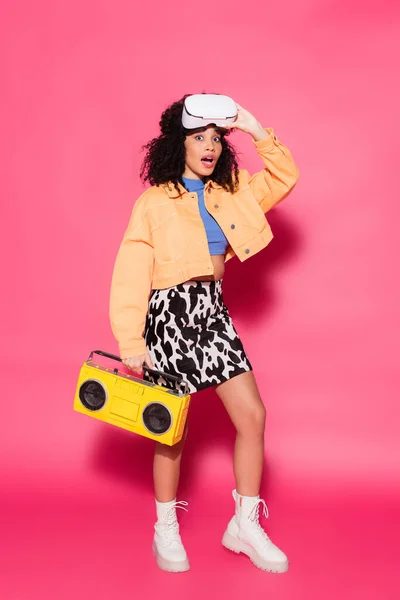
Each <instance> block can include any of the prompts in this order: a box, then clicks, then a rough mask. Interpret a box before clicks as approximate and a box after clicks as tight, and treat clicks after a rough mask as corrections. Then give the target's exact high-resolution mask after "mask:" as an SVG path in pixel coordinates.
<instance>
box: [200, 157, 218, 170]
mask: <svg viewBox="0 0 400 600" xmlns="http://www.w3.org/2000/svg"><path fill="white" fill-rule="evenodd" d="M201 162H202V164H203V165H204V166H205V167H207V168H210V167H213V166H214V165H215V158H202V159H201Z"/></svg>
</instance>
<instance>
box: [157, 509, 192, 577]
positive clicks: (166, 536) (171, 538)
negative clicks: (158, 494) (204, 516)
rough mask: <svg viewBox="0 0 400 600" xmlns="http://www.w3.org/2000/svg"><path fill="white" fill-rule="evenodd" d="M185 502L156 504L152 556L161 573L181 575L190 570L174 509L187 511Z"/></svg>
mask: <svg viewBox="0 0 400 600" xmlns="http://www.w3.org/2000/svg"><path fill="white" fill-rule="evenodd" d="M187 505H188V503H187V502H182V501H181V502H176V500H171V502H158V501H157V500H156V508H157V523H156V524H155V525H154V529H155V533H154V540H153V554H154V556H155V557H156V561H157V565H158V566H159V567H160V569H162V570H163V571H170V572H173V573H181V572H183V571H188V570H189V569H190V565H189V560H188V557H187V554H186V551H185V548H184V547H183V544H182V540H181V536H180V535H179V523H178V519H177V517H176V509H177V508H182V509H183V510H187V509H186V508H185V506H187Z"/></svg>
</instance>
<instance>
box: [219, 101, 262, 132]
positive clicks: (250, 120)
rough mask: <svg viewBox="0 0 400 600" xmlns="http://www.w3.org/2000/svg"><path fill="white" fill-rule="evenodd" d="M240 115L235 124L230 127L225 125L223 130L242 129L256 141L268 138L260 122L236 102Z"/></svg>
mask: <svg viewBox="0 0 400 600" xmlns="http://www.w3.org/2000/svg"><path fill="white" fill-rule="evenodd" d="M235 104H236V106H237V109H238V114H237V116H236V119H235V120H234V121H233V123H230V124H229V125H224V126H223V129H240V130H241V131H244V132H245V133H250V135H252V136H253V137H254V138H255V139H260V138H264V137H266V135H267V134H266V133H265V131H264V129H263V127H262V125H261V123H259V121H257V119H256V118H255V117H254V116H253V115H252V114H251V113H250V112H249V111H248V110H246V109H245V108H243V106H240V104H238V103H237V102H235Z"/></svg>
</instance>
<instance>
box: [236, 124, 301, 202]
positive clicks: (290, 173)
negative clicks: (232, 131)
mask: <svg viewBox="0 0 400 600" xmlns="http://www.w3.org/2000/svg"><path fill="white" fill-rule="evenodd" d="M264 130H265V131H266V132H267V133H269V134H270V135H269V136H268V137H267V138H266V139H264V140H259V141H258V142H255V141H254V140H253V143H254V145H255V146H256V149H257V152H258V154H259V156H260V158H261V159H262V161H263V162H264V164H265V168H264V169H263V170H262V171H260V172H258V173H255V174H254V175H252V176H250V173H249V172H248V171H245V181H246V182H247V183H248V185H249V186H250V188H251V191H252V192H253V195H254V196H255V198H256V200H257V202H258V204H259V205H260V206H261V208H262V209H263V211H264V213H266V212H268V211H269V210H270V209H271V208H272V207H273V206H275V204H278V202H281V200H283V199H284V198H286V196H287V195H288V193H289V192H290V191H291V190H292V189H293V188H294V186H295V185H296V183H297V181H298V179H299V169H298V167H297V166H296V164H295V162H294V160H293V157H292V155H291V153H290V151H289V150H288V148H286V146H284V145H283V144H282V142H280V141H279V140H278V138H277V137H276V135H275V134H274V130H273V129H272V127H266V128H264Z"/></svg>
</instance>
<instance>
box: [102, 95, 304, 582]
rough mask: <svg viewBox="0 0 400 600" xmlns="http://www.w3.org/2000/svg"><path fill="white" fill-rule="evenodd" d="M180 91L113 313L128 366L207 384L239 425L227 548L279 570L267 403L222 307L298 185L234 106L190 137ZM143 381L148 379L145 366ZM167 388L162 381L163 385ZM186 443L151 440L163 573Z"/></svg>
mask: <svg viewBox="0 0 400 600" xmlns="http://www.w3.org/2000/svg"><path fill="white" fill-rule="evenodd" d="M186 97H187V96H184V97H183V98H182V99H181V100H179V101H178V102H175V103H173V104H172V105H171V106H170V107H168V108H167V109H166V110H165V111H164V113H163V114H162V116H161V121H160V128H161V135H160V136H159V137H157V138H155V139H153V140H151V141H150V142H149V143H148V144H147V145H146V146H145V148H146V149H147V154H146V157H145V160H144V163H143V166H142V170H141V177H142V179H143V180H144V181H148V182H149V183H150V184H151V187H150V188H148V189H147V190H146V191H145V192H144V193H143V194H142V195H141V196H140V198H139V199H138V200H137V201H136V203H135V206H134V209H133V212H132V216H131V219H130V222H129V225H128V228H127V230H126V232H125V235H124V238H123V241H122V244H121V246H120V249H119V252H118V256H117V259H116V263H115V267H114V273H113V279H112V286H111V298H110V318H111V325H112V329H113V332H114V335H115V337H116V339H117V341H118V343H119V349H120V356H121V358H122V359H123V362H124V364H125V365H126V366H127V367H129V368H130V369H132V370H133V371H134V372H135V373H137V374H142V372H143V369H142V365H143V364H144V363H146V364H147V365H148V366H149V367H151V368H156V369H158V370H160V371H165V372H167V373H172V374H178V375H180V376H182V378H183V380H184V382H185V383H186V384H187V385H188V389H189V391H190V392H191V393H194V392H196V391H198V390H200V389H204V388H206V387H211V386H212V387H214V389H215V391H216V393H217V395H218V396H219V398H220V399H221V401H222V403H223V404H224V406H225V408H226V410H227V412H228V414H229V416H230V418H231V420H232V422H233V424H234V426H235V428H236V431H237V434H236V443H235V451H234V461H233V462H234V475H235V482H236V489H235V490H234V491H233V497H234V500H235V515H234V517H233V518H232V519H231V521H230V522H229V524H228V527H227V529H226V531H225V533H224V536H223V539H222V543H223V545H224V546H225V547H226V548H229V549H230V550H233V551H234V552H243V553H245V554H247V555H248V556H249V557H250V559H251V560H252V562H253V563H254V564H255V565H256V566H258V567H259V568H261V569H264V570H266V571H272V572H283V571H286V570H287V569H288V560H287V557H286V556H285V554H284V553H283V552H282V551H281V550H279V549H278V548H277V547H276V546H275V545H274V544H273V543H272V541H271V540H270V539H269V538H268V536H267V534H266V533H265V532H264V530H263V529H262V526H261V524H260V523H259V507H260V505H262V507H263V510H264V514H265V515H266V516H268V515H267V507H266V504H265V502H264V500H262V499H260V496H259V491H260V483H261V476H262V468H263V459H264V427H265V408H264V405H263V402H262V400H261V398H260V394H259V391H258V388H257V384H256V381H255V378H254V374H253V371H252V366H251V364H250V362H249V359H248V358H247V356H246V353H245V350H244V348H243V345H242V343H241V341H240V339H239V337H238V334H237V332H236V330H235V327H234V325H233V323H232V320H231V318H230V315H229V312H228V309H227V307H226V306H225V304H224V302H223V296H222V279H223V276H224V269H225V263H226V262H227V261H228V260H230V259H231V258H232V257H233V256H235V255H236V256H238V258H239V259H240V260H241V261H242V262H244V261H245V260H247V259H248V258H249V257H250V256H252V255H254V254H256V253H257V252H259V251H260V250H261V249H262V248H264V247H265V246H267V244H268V243H269V242H270V241H271V239H272V233H271V229H270V227H269V225H268V222H267V220H266V218H265V213H266V212H267V211H268V210H270V209H271V208H272V207H273V206H274V205H276V204H277V203H278V202H280V201H281V200H282V199H283V198H284V197H286V196H287V194H288V193H289V192H290V190H291V189H292V188H293V187H294V185H295V184H296V182H297V180H298V176H299V172H298V168H297V166H296V165H295V163H294V161H293V158H292V156H291V153H290V151H289V150H288V149H287V148H286V147H285V146H284V145H283V144H282V143H281V142H280V141H279V140H278V138H277V136H276V135H275V134H274V132H273V129H272V128H263V127H262V126H261V124H260V123H259V122H258V121H257V119H256V118H255V117H254V116H253V115H251V114H250V113H249V112H248V111H247V110H245V109H244V108H242V107H241V106H240V105H239V104H236V105H237V108H238V114H237V117H236V120H235V121H234V122H233V123H232V124H231V125H229V126H226V127H224V128H223V129H221V128H219V127H216V126H215V124H208V125H207V126H206V127H203V128H201V129H196V130H185V129H184V128H183V126H182V122H181V117H182V110H183V105H184V100H185V98H186ZM231 129H239V130H241V131H243V132H245V133H247V134H248V135H250V136H251V137H252V139H253V142H254V145H255V148H256V150H257V152H258V154H259V156H260V158H261V159H262V160H263V162H264V169H263V170H262V171H260V172H259V173H256V174H255V175H253V176H250V174H249V172H248V171H246V170H239V169H238V163H237V158H236V154H235V151H234V149H233V147H232V146H231V145H230V143H229V142H228V140H227V136H228V135H229V134H230V130H231ZM144 377H145V379H150V378H151V375H149V374H148V372H147V371H146V372H145V374H144ZM164 383H165V382H164ZM186 434H187V430H186V432H185V435H184V437H183V439H182V441H181V442H179V443H178V444H176V445H175V446H172V447H169V446H166V445H163V444H160V443H157V444H156V449H155V456H154V488H155V501H156V510H157V522H156V524H155V535H154V540H153V552H154V554H155V556H156V560H157V564H158V566H159V567H160V568H161V569H163V570H166V571H174V572H181V571H187V570H188V569H189V561H188V557H187V554H186V551H185V549H184V546H183V544H182V540H181V537H180V533H179V525H178V521H177V515H176V509H177V508H183V509H184V510H186V508H184V507H185V506H187V503H186V502H177V500H176V496H177V488H178V482H179V473H180V462H181V457H182V451H183V447H184V443H185V437H186Z"/></svg>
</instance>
